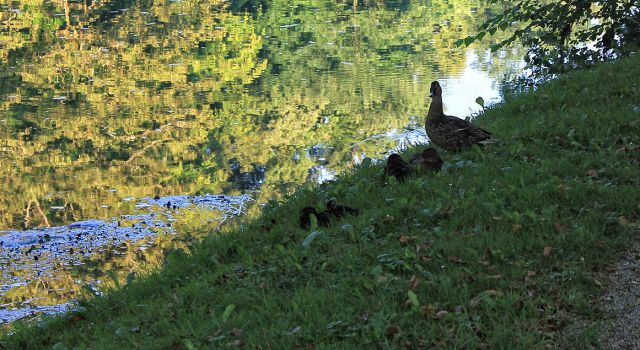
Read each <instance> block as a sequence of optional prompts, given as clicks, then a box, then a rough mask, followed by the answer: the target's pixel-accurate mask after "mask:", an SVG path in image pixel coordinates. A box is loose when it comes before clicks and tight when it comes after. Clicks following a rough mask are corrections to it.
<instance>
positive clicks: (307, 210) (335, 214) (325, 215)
mask: <svg viewBox="0 0 640 350" xmlns="http://www.w3.org/2000/svg"><path fill="white" fill-rule="evenodd" d="M326 206H327V210H325V211H321V212H319V211H317V210H316V208H313V207H304V208H302V210H301V211H300V227H302V228H304V229H308V228H309V227H311V214H313V215H315V217H316V220H317V222H318V226H320V227H327V226H329V225H331V220H332V219H334V218H335V219H340V218H341V217H343V216H345V215H358V213H359V212H360V211H359V210H358V209H356V208H352V207H349V206H346V205H341V204H338V202H337V201H336V200H335V198H331V199H330V200H328V201H327V204H326Z"/></svg>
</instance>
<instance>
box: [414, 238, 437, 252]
mask: <svg viewBox="0 0 640 350" xmlns="http://www.w3.org/2000/svg"><path fill="white" fill-rule="evenodd" d="M432 245H433V242H431V241H426V242H421V243H418V244H416V253H420V251H422V250H426V249H427V248H429V247H431V246H432Z"/></svg>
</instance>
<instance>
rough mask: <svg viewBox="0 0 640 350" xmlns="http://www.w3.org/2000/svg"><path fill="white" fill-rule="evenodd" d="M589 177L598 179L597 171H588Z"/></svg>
mask: <svg viewBox="0 0 640 350" xmlns="http://www.w3.org/2000/svg"><path fill="white" fill-rule="evenodd" d="M587 176H588V177H590V178H592V179H595V178H597V177H598V172H597V171H596V170H595V169H590V170H589V171H587Z"/></svg>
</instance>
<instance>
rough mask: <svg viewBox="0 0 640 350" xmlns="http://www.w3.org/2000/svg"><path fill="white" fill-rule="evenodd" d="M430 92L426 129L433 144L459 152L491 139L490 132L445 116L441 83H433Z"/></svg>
mask: <svg viewBox="0 0 640 350" xmlns="http://www.w3.org/2000/svg"><path fill="white" fill-rule="evenodd" d="M430 92H431V94H430V95H429V96H430V97H431V98H432V100H431V105H430V106H429V113H428V114H427V118H426V121H425V127H424V128H425V130H426V132H427V136H429V140H431V142H432V143H433V144H435V145H436V146H440V147H442V148H444V149H446V150H447V151H452V152H458V151H462V150H464V149H466V148H469V147H471V146H473V145H482V144H483V141H487V140H489V139H490V138H491V133H490V132H488V131H486V130H484V129H481V128H479V127H477V126H475V125H473V124H471V123H470V122H468V121H466V120H463V119H460V118H456V117H453V116H449V115H445V114H444V111H443V109H442V88H441V87H440V83H438V82H437V81H434V82H432V83H431V90H430Z"/></svg>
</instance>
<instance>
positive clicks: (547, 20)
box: [455, 0, 640, 73]
mask: <svg viewBox="0 0 640 350" xmlns="http://www.w3.org/2000/svg"><path fill="white" fill-rule="evenodd" d="M489 2H490V3H492V4H500V3H502V1H497V0H489ZM507 29H509V30H510V31H511V35H510V36H508V37H507V38H506V39H503V40H501V41H499V42H497V43H495V44H493V45H491V50H492V51H497V50H499V49H501V48H503V47H505V46H507V45H510V44H511V43H513V42H515V41H516V40H519V41H520V42H521V43H522V44H523V45H524V46H525V47H527V48H528V52H527V54H526V56H525V61H526V62H527V63H528V64H529V65H530V66H532V67H534V68H536V71H537V72H538V73H540V72H556V71H562V70H563V69H564V68H565V67H566V66H567V65H569V66H571V67H579V66H586V65H589V64H592V63H595V62H598V61H604V60H607V59H609V58H614V57H619V56H626V55H628V54H630V53H631V52H633V50H634V49H636V48H637V47H638V46H640V8H639V7H638V5H637V2H636V1H632V0H629V1H595V0H570V1H562V2H559V1H537V0H520V1H516V2H514V3H512V5H510V6H508V7H506V9H505V10H504V12H502V13H501V14H498V15H495V16H493V17H491V18H490V19H488V20H486V21H485V22H484V23H483V24H482V26H481V29H480V31H479V32H478V33H477V34H475V35H470V36H467V37H466V38H463V39H459V40H457V41H456V42H455V44H456V45H457V46H461V45H465V46H469V45H470V44H472V43H473V42H474V41H476V40H478V41H479V40H482V39H483V38H484V37H485V36H486V35H487V34H489V35H491V36H492V35H494V34H495V33H496V32H497V31H498V30H500V31H507Z"/></svg>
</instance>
